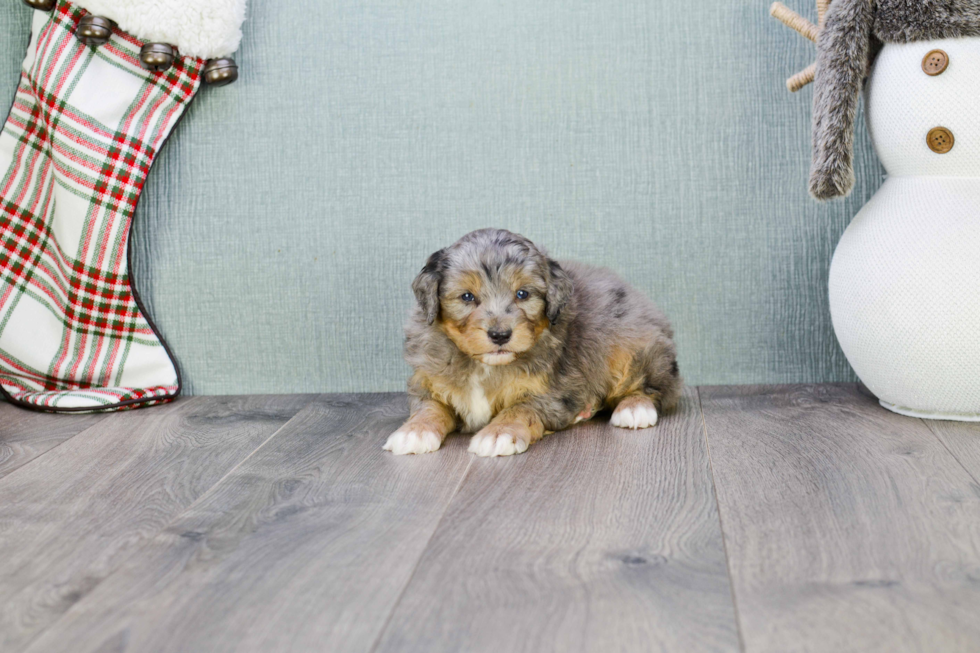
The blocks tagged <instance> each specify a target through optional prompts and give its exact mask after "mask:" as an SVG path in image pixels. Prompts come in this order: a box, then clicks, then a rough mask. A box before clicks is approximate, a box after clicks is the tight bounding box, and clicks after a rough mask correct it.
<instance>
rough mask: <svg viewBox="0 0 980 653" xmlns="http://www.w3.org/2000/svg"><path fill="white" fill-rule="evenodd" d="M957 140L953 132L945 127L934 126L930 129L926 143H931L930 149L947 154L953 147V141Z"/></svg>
mask: <svg viewBox="0 0 980 653" xmlns="http://www.w3.org/2000/svg"><path fill="white" fill-rule="evenodd" d="M955 141H956V139H954V138H953V132H951V131H949V130H948V129H946V128H945V127H934V128H932V129H930V130H929V135H928V136H926V143H927V144H928V145H929V149H930V150H932V151H933V152H935V153H936V154H946V153H947V152H949V151H950V150H951V149H953V143H954V142H955Z"/></svg>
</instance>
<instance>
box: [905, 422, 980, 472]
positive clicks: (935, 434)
mask: <svg viewBox="0 0 980 653" xmlns="http://www.w3.org/2000/svg"><path fill="white" fill-rule="evenodd" d="M919 421H920V422H923V423H924V424H925V425H926V428H928V429H929V432H930V433H932V436H933V437H934V438H936V439H937V440H939V444H941V445H942V447H943V449H945V450H946V453H948V454H949V455H950V456H952V457H953V460H955V461H956V463H957V464H958V465H959V466H960V467H962V468H963V471H964V472H966V475H967V476H969V477H970V478H971V479H973V482H974V483H976V484H977V485H980V479H978V478H977V477H976V476H974V475H973V472H972V471H970V468H969V467H967V466H966V465H964V464H963V461H962V460H960V458H959V456H957V455H956V453H955V452H953V450H952V449H950V448H949V446H948V445H947V444H946V441H945V440H943V439H942V438H941V437H939V433H937V432H936V429H935V428H933V426H932V424H930V423H929V422H931V421H932V420H927V419H922V418H921V417H920V418H919Z"/></svg>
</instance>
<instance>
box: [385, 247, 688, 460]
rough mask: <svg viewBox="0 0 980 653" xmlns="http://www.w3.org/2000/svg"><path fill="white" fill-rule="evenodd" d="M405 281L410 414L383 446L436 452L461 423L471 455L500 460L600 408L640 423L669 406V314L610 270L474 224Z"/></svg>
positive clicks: (675, 383) (674, 375)
mask: <svg viewBox="0 0 980 653" xmlns="http://www.w3.org/2000/svg"><path fill="white" fill-rule="evenodd" d="M412 288H413V290H414V291H415V296H416V298H417V299H418V305H417V306H416V307H415V309H414V310H413V312H412V315H411V317H410V318H409V321H408V323H407V324H406V326H405V335H406V338H405V360H406V361H408V363H409V364H410V365H411V366H412V367H414V368H415V373H414V374H413V375H412V377H411V379H410V380H409V382H408V390H409V394H410V395H411V398H412V407H411V417H409V419H408V421H407V422H405V424H403V425H402V426H401V428H399V429H398V430H397V431H396V432H395V433H393V434H392V435H391V437H389V438H388V441H387V443H386V444H385V445H384V448H385V449H387V450H388V451H391V452H393V453H396V454H407V453H427V452H430V451H435V450H436V449H438V448H439V447H440V446H441V445H442V441H443V440H444V439H445V437H446V435H447V434H449V433H450V432H452V431H453V430H455V429H456V428H460V429H461V430H463V431H465V432H470V433H472V432H475V433H476V435H474V436H473V438H472V440H471V441H470V447H469V450H470V451H471V452H472V453H475V454H477V455H480V456H507V455H511V454H515V453H523V452H524V451H526V450H527V448H528V447H529V446H530V445H531V444H533V443H534V442H536V441H537V440H540V439H541V437H542V436H543V435H544V434H545V433H548V432H553V431H558V430H560V429H563V428H566V427H568V426H570V425H572V424H574V423H576V422H580V421H583V420H587V419H589V418H591V417H592V416H593V415H594V414H595V413H596V412H597V411H599V410H602V409H603V408H610V409H612V410H613V414H612V419H611V423H612V424H613V425H614V426H619V427H623V428H632V429H641V428H647V427H650V426H653V425H654V424H656V423H657V413H658V411H664V410H669V409H670V408H672V407H673V406H674V405H675V404H676V403H677V399H678V397H679V395H680V389H681V379H680V376H679V375H678V371H677V359H676V353H675V348H674V343H673V340H672V338H673V331H672V329H671V327H670V324H669V322H668V321H667V318H666V317H664V315H663V313H661V312H660V310H659V309H657V307H656V306H654V305H653V303H652V302H651V301H650V300H649V299H647V298H646V297H644V296H643V295H642V294H640V293H639V292H638V291H636V290H634V289H633V288H631V287H630V286H628V285H627V284H626V283H625V282H624V281H623V280H622V279H620V278H619V277H618V276H617V275H616V274H615V273H613V272H612V271H610V270H607V269H603V268H594V267H590V266H587V265H583V264H581V263H574V262H562V263H561V264H559V263H558V262H556V261H554V260H552V259H550V258H548V255H547V254H546V253H545V251H544V250H543V249H541V248H540V247H537V246H536V245H535V244H534V243H532V242H531V241H530V240H528V239H527V238H524V237H523V236H520V235H518V234H514V233H511V232H509V231H505V230H503V229H481V230H479V231H474V232H472V233H470V234H467V235H466V236H463V237H462V238H460V239H459V241H457V242H456V243H455V244H454V245H452V246H450V247H447V248H445V249H441V250H439V251H438V252H436V253H435V254H433V255H432V256H430V257H429V260H428V262H427V263H426V264H425V267H424V268H422V272H421V273H420V274H419V276H418V277H417V278H416V279H415V282H414V283H413V284H412Z"/></svg>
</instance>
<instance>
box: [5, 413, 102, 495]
mask: <svg viewBox="0 0 980 653" xmlns="http://www.w3.org/2000/svg"><path fill="white" fill-rule="evenodd" d="M106 417H107V415H104V414H92V415H54V414H50V413H38V412H35V411H32V410H27V409H26V408H19V407H17V406H14V405H13V404H9V403H7V402H5V401H3V400H2V399H0V478H3V477H4V476H6V475H7V474H9V473H10V472H12V471H14V470H15V469H17V468H18V467H21V466H23V465H25V464H27V463H29V462H30V461H32V460H34V459H35V458H37V457H38V456H40V455H41V454H43V453H44V452H45V451H49V450H51V449H53V448H54V447H57V446H58V445H59V444H61V443H62V442H64V441H65V440H67V439H68V438H70V437H72V436H73V435H75V434H77V433H81V432H82V431H84V430H85V429H87V428H88V427H90V426H92V425H94V424H98V423H99V422H101V421H102V420H104V419H106Z"/></svg>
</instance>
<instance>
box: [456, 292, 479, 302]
mask: <svg viewBox="0 0 980 653" xmlns="http://www.w3.org/2000/svg"><path fill="white" fill-rule="evenodd" d="M460 299H462V300H463V301H464V302H473V301H476V297H474V296H473V293H471V292H464V293H463V295H462V297H460Z"/></svg>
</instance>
